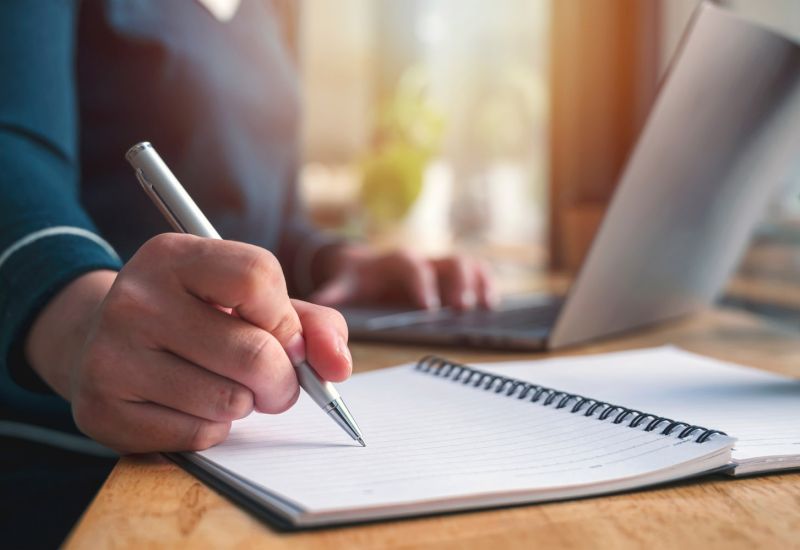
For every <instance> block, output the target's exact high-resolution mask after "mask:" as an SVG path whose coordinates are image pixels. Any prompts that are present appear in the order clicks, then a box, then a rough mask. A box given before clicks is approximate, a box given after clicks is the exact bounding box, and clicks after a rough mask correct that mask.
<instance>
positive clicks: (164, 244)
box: [137, 233, 189, 259]
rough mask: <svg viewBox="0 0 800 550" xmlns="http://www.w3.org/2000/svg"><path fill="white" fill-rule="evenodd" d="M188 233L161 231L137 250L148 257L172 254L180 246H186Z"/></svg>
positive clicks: (156, 257) (164, 256)
mask: <svg viewBox="0 0 800 550" xmlns="http://www.w3.org/2000/svg"><path fill="white" fill-rule="evenodd" d="M187 237H189V236H188V235H181V234H180V233H161V234H159V235H156V236H155V237H152V238H150V239H148V240H147V241H146V242H145V243H144V244H143V245H142V246H141V247H140V248H139V251H138V252H137V255H139V254H142V255H144V256H145V257H147V258H151V259H159V258H167V257H169V256H172V255H173V254H174V253H175V252H176V251H177V250H178V249H179V248H181V247H182V246H185V244H184V243H186V242H187V241H188V240H189V239H187Z"/></svg>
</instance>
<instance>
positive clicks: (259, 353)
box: [238, 331, 275, 376]
mask: <svg viewBox="0 0 800 550" xmlns="http://www.w3.org/2000/svg"><path fill="white" fill-rule="evenodd" d="M274 342H275V340H274V338H272V336H270V334H269V333H268V332H264V331H258V332H254V333H253V334H252V335H251V336H249V337H247V338H246V339H245V341H244V343H243V344H242V345H241V347H240V348H239V358H238V365H239V366H240V367H241V368H242V369H243V370H244V371H245V372H246V373H248V374H250V375H252V376H259V375H260V374H262V373H263V371H264V370H265V369H266V367H267V365H268V364H269V362H270V356H271V355H272V353H273V351H274V350H273V348H274V344H273V343H274Z"/></svg>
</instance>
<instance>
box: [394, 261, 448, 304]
mask: <svg viewBox="0 0 800 550" xmlns="http://www.w3.org/2000/svg"><path fill="white" fill-rule="evenodd" d="M385 261H386V262H387V265H386V273H387V274H388V276H389V277H390V280H393V281H394V282H395V283H396V284H398V285H400V286H401V287H403V288H404V289H405V291H406V292H407V294H408V297H409V298H410V299H411V301H412V303H413V304H414V305H416V306H418V307H422V308H425V309H437V308H439V306H440V305H441V299H440V297H439V289H438V287H437V285H436V272H435V271H434V269H433V266H431V264H430V262H429V261H427V260H425V259H423V258H420V257H418V256H416V255H415V254H412V253H410V252H396V253H394V254H391V255H389V256H387V257H386V259H385Z"/></svg>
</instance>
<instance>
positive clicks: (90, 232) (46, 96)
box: [0, 0, 120, 421]
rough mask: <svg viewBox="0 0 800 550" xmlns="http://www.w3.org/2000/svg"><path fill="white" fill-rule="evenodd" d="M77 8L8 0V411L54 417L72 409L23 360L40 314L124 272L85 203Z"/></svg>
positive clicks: (3, 256)
mask: <svg viewBox="0 0 800 550" xmlns="http://www.w3.org/2000/svg"><path fill="white" fill-rule="evenodd" d="M78 5H79V2H78V1H77V0H76V1H68V0H4V1H3V2H0V82H2V83H3V84H2V86H0V408H1V409H2V412H3V416H5V417H6V418H8V417H9V416H11V417H16V418H19V417H20V416H21V417H23V418H24V419H25V420H32V421H35V420H34V419H33V418H32V417H50V416H51V415H52V412H53V411H54V410H59V411H61V412H63V411H64V410H65V409H66V403H65V402H63V400H60V398H58V397H56V396H55V395H52V394H50V395H47V394H43V393H41V392H42V390H44V389H45V388H44V386H43V384H42V383H41V381H40V380H39V379H38V377H37V376H36V375H35V374H34V372H33V371H32V370H31V369H30V367H29V366H28V365H26V364H25V360H24V357H23V354H22V351H21V350H22V342H23V341H24V338H25V335H26V333H27V330H28V328H29V326H30V324H31V323H32V321H33V319H34V318H35V317H36V314H37V313H38V312H39V310H40V309H41V308H42V307H43V306H44V305H45V304H46V303H47V301H48V300H49V299H50V298H52V297H53V296H54V295H55V294H56V293H57V292H58V291H59V290H60V289H61V288H63V287H64V286H65V285H66V284H67V283H69V282H70V281H72V280H73V279H75V278H76V277H77V276H79V275H81V274H83V273H86V272H88V271H91V270H95V269H119V267H120V261H119V258H118V257H117V255H116V254H115V252H114V250H113V249H112V248H111V246H110V245H108V244H107V243H106V242H105V241H104V240H103V239H102V238H101V237H100V236H99V235H98V234H97V232H96V230H95V228H94V226H93V224H92V222H91V220H90V219H89V217H88V216H87V214H86V213H85V211H84V210H83V208H82V207H81V204H80V194H79V186H78V181H79V161H78V128H77V105H76V92H75V74H74V55H75V41H76V25H77V15H78V14H77V12H78Z"/></svg>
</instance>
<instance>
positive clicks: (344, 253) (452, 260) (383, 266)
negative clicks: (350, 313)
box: [310, 247, 497, 311]
mask: <svg viewBox="0 0 800 550" xmlns="http://www.w3.org/2000/svg"><path fill="white" fill-rule="evenodd" d="M327 264H328V266H329V268H328V269H329V274H328V277H327V280H326V281H325V283H323V284H322V285H321V287H320V288H319V289H318V290H317V291H316V292H314V293H313V294H312V295H311V297H310V300H311V301H312V302H314V303H317V304H322V305H327V306H335V305H343V304H372V305H375V304H395V305H411V306H414V307H418V308H423V309H436V308H438V307H439V306H441V305H445V306H450V307H453V308H455V309H457V310H461V311H463V310H469V309H473V308H475V307H484V308H491V307H494V305H495V304H496V302H497V297H496V294H495V290H494V284H493V282H492V277H491V275H490V273H489V269H488V268H487V266H486V265H485V264H484V263H483V262H480V261H477V260H473V259H470V258H466V257H464V256H450V257H446V258H440V259H436V260H429V259H425V258H423V257H421V256H419V255H417V254H415V253H413V252H411V251H409V250H397V251H394V252H390V253H388V254H377V253H375V252H372V251H370V250H367V249H364V248H358V247H339V248H338V249H337V250H336V251H335V254H334V256H333V257H332V258H329V259H328V261H327Z"/></svg>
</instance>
